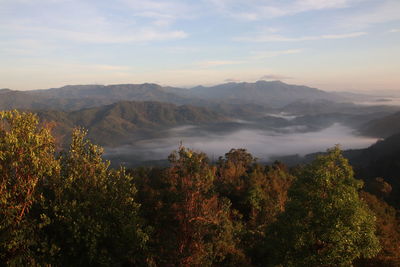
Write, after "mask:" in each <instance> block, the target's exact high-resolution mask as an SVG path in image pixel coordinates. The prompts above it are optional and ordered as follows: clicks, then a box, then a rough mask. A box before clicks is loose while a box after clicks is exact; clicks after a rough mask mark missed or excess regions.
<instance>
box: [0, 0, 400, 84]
mask: <svg viewBox="0 0 400 267" xmlns="http://www.w3.org/2000/svg"><path fill="white" fill-rule="evenodd" d="M257 80H281V81H283V82H286V83H290V84H303V85H308V86H313V87H317V88H320V89H323V90H328V91H362V92H387V91H389V92H390V91H394V92H395V91H396V92H400V0H279V1H277V0H0V88H11V89H15V90H29V89H44V88H51V87H60V86H63V85H67V84H120V83H145V82H150V83H158V84H160V85H170V86H179V87H191V86H196V85H214V84H219V83H225V82H254V81H257Z"/></svg>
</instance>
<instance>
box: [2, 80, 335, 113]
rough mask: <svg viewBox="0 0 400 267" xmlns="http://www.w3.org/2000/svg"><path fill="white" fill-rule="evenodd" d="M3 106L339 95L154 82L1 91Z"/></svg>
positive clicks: (271, 102) (273, 102) (256, 101)
mask: <svg viewBox="0 0 400 267" xmlns="http://www.w3.org/2000/svg"><path fill="white" fill-rule="evenodd" d="M0 94H1V96H2V97H1V100H0V110H1V109H12V108H19V109H57V110H65V111H68V110H78V109H82V108H89V107H95V106H101V105H107V104H112V103H115V102H119V101H160V102H167V103H173V104H178V105H182V104H188V105H196V106H213V105H220V104H224V105H226V104H229V105H232V104H233V105H250V104H251V105H259V106H266V107H268V108H271V107H283V106H285V105H287V104H290V103H292V102H295V101H299V100H303V101H305V102H312V101H315V100H320V99H324V100H329V101H338V100H340V97H338V96H336V95H333V94H331V93H327V92H324V91H321V90H318V89H315V88H310V87H306V86H297V85H289V84H285V83H282V82H280V81H274V82H266V81H258V82H256V83H226V84H221V85H217V86H213V87H203V86H198V87H195V88H192V89H190V90H189V89H183V88H176V87H169V86H165V87H163V86H160V85H157V84H152V83H144V84H116V85H67V86H64V87H61V88H51V89H45V90H31V91H12V90H7V89H6V90H4V89H3V90H1V91H0Z"/></svg>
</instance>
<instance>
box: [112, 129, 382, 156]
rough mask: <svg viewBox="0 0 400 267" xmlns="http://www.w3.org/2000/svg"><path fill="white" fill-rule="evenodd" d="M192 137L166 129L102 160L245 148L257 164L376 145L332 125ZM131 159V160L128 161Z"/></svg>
mask: <svg viewBox="0 0 400 267" xmlns="http://www.w3.org/2000/svg"><path fill="white" fill-rule="evenodd" d="M198 132H201V135H196V134H194V133H196V127H193V126H184V127H177V128H173V129H170V130H169V131H168V132H167V134H166V137H165V138H156V139H149V140H144V141H140V142H137V143H136V144H135V145H125V146H120V147H116V148H106V155H105V156H106V157H112V158H115V157H118V156H122V157H124V158H125V161H128V160H129V161H144V160H160V159H166V158H167V156H168V155H169V154H170V153H171V152H172V151H173V150H176V149H177V148H178V147H179V144H180V143H181V142H182V144H183V145H184V146H185V147H187V148H191V149H194V150H196V151H202V152H205V153H207V154H208V155H209V157H210V158H211V159H217V158H218V157H219V156H222V155H224V154H225V153H226V152H228V151H229V150H230V149H231V148H245V149H247V150H248V151H249V152H250V153H252V154H253V155H254V156H256V157H257V158H259V159H260V160H261V161H267V160H269V159H270V158H271V157H274V156H284V155H292V154H299V155H305V154H309V153H313V152H318V151H325V150H326V149H327V148H330V147H332V146H334V145H336V144H340V145H341V147H342V149H354V148H365V147H368V146H369V145H371V144H373V143H375V142H376V141H377V139H376V138H370V137H362V136H358V135H355V134H354V133H353V130H352V129H351V128H349V127H346V126H343V125H341V124H338V123H335V124H333V125H332V126H330V127H328V128H325V129H323V130H321V131H318V132H308V133H299V132H293V131H290V129H288V131H287V132H285V133H277V132H274V131H265V130H254V129H241V130H237V131H233V132H231V133H225V134H216V133H212V132H209V133H207V134H204V131H200V129H199V131H198ZM130 158H131V159H130Z"/></svg>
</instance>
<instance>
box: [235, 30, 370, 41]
mask: <svg viewBox="0 0 400 267" xmlns="http://www.w3.org/2000/svg"><path fill="white" fill-rule="evenodd" d="M366 34H368V33H367V32H352V33H343V34H325V35H311V36H300V37H287V36H283V35H279V34H269V33H267V34H263V33H257V34H256V35H253V36H242V37H236V38H234V40H235V41H243V42H256V43H262V42H300V41H313V40H324V39H347V38H355V37H360V36H363V35H366Z"/></svg>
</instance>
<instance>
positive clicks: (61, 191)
mask: <svg viewBox="0 0 400 267" xmlns="http://www.w3.org/2000/svg"><path fill="white" fill-rule="evenodd" d="M85 135H86V132H85V131H83V130H80V129H76V130H74V132H73V134H72V143H71V146H70V149H69V151H68V153H66V154H64V155H63V156H62V157H61V159H60V162H61V174H60V175H59V176H52V177H51V179H49V180H48V181H47V182H46V183H44V184H43V185H42V191H43V198H42V201H41V202H40V203H38V204H37V213H38V214H40V218H41V221H42V222H41V225H42V227H41V232H40V234H41V236H40V238H41V240H42V242H41V244H40V246H38V247H37V248H36V250H37V251H40V252H41V253H42V261H43V262H44V263H50V264H55V265H71V266H94V265H96V266H97V265H105V266H109V265H121V264H132V265H138V264H144V262H145V261H146V255H145V253H144V248H145V245H146V243H147V241H148V235H147V233H146V231H145V230H144V227H143V222H142V220H141V219H140V217H139V214H138V213H139V207H140V206H139V204H138V203H137V202H136V201H135V196H136V188H135V186H134V183H133V178H132V177H131V176H129V175H127V174H126V173H125V171H124V170H123V169H121V170H118V171H117V170H112V169H109V168H108V167H109V162H105V161H103V159H102V148H101V147H98V146H96V145H93V144H91V143H90V142H89V141H88V140H86V139H85Z"/></svg>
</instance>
